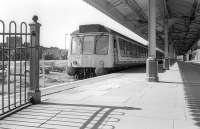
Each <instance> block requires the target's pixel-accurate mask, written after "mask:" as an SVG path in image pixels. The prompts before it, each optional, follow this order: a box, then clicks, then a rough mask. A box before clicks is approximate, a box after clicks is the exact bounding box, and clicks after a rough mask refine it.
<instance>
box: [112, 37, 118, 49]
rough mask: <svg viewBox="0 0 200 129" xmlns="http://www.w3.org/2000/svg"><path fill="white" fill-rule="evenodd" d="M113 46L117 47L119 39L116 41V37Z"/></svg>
mask: <svg viewBox="0 0 200 129" xmlns="http://www.w3.org/2000/svg"><path fill="white" fill-rule="evenodd" d="M113 47H114V48H117V41H116V39H115V38H114V39H113Z"/></svg>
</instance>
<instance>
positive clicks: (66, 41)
mask: <svg viewBox="0 0 200 129" xmlns="http://www.w3.org/2000/svg"><path fill="white" fill-rule="evenodd" d="M67 35H68V34H67V33H66V34H65V59H66V60H67V50H66V42H67V38H66V37H67Z"/></svg>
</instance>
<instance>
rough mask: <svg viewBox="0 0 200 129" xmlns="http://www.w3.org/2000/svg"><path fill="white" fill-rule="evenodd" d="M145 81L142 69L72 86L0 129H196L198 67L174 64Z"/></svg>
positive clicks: (0, 124)
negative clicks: (151, 79) (156, 76)
mask: <svg viewBox="0 0 200 129" xmlns="http://www.w3.org/2000/svg"><path fill="white" fill-rule="evenodd" d="M145 78H146V73H145V68H133V69H131V70H127V71H124V72H120V73H113V74H109V75H105V76H101V77H97V78H92V79H87V80H82V81H78V82H75V83H74V84H73V86H74V87H75V88H71V90H63V91H62V92H58V93H55V94H51V95H47V96H44V97H43V98H42V99H43V101H42V103H41V104H38V105H32V106H29V107H28V108H26V109H23V110H21V111H19V112H17V113H15V114H13V115H11V116H10V117H7V118H5V119H4V120H1V121H0V128H6V129H7V128H12V129H14V128H15V129H36V128H37V129H79V128H80V129H199V128H200V66H198V65H194V64H190V63H179V64H177V63H176V64H174V65H173V66H172V67H170V70H168V71H165V72H162V73H159V82H157V83H154V82H147V81H146V79H145ZM183 80H184V81H183ZM54 89H59V88H55V87H54ZM44 92H45V91H44Z"/></svg>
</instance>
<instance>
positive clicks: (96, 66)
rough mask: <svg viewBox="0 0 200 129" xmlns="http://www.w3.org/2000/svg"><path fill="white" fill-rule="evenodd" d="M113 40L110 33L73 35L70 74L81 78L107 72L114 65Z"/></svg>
mask: <svg viewBox="0 0 200 129" xmlns="http://www.w3.org/2000/svg"><path fill="white" fill-rule="evenodd" d="M112 41H113V39H112V36H111V35H110V34H109V33H87V34H78V35H72V38H71V47H70V48H71V49H70V51H69V58H68V68H67V72H68V74H69V75H71V76H79V78H85V77H86V76H87V77H88V76H89V77H90V76H94V75H97V76H98V75H102V74H106V73H107V72H108V70H109V69H110V68H112V67H113V60H114V59H113V58H114V57H113V43H112Z"/></svg>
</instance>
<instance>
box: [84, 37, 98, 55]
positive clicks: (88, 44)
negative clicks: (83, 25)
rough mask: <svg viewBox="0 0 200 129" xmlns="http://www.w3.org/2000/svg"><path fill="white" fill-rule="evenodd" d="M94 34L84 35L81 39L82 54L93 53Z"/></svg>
mask: <svg viewBox="0 0 200 129" xmlns="http://www.w3.org/2000/svg"><path fill="white" fill-rule="evenodd" d="M94 42H95V36H91V35H90V36H89V35H88V36H85V37H84V40H83V54H94Z"/></svg>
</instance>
